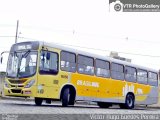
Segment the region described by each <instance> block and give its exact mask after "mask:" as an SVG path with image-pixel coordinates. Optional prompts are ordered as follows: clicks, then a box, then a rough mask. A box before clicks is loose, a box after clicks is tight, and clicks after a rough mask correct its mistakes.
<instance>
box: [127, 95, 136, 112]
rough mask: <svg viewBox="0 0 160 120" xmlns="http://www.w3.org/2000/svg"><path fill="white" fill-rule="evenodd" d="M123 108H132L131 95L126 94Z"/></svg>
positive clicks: (132, 100)
mask: <svg viewBox="0 0 160 120" xmlns="http://www.w3.org/2000/svg"><path fill="white" fill-rule="evenodd" d="M125 107H126V108H127V109H132V108H134V96H133V95H132V94H127V96H126V101H125Z"/></svg>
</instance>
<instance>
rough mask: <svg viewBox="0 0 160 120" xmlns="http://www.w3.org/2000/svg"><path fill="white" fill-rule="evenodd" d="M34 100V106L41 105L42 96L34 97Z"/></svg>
mask: <svg viewBox="0 0 160 120" xmlns="http://www.w3.org/2000/svg"><path fill="white" fill-rule="evenodd" d="M34 100H35V104H36V106H41V105H42V102H43V99H42V98H35V99H34Z"/></svg>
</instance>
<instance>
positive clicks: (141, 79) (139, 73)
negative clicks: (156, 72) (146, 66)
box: [137, 69, 147, 84]
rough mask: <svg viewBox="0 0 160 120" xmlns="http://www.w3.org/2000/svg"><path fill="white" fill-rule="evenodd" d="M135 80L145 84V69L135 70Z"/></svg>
mask: <svg viewBox="0 0 160 120" xmlns="http://www.w3.org/2000/svg"><path fill="white" fill-rule="evenodd" d="M137 82H138V83H142V84H147V71H145V70H141V69H138V70H137Z"/></svg>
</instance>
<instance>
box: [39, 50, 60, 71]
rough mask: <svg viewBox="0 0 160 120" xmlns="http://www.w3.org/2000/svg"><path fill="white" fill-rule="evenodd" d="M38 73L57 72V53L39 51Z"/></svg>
mask: <svg viewBox="0 0 160 120" xmlns="http://www.w3.org/2000/svg"><path fill="white" fill-rule="evenodd" d="M40 73H41V74H57V73H58V54H57V53H54V52H49V51H43V50H42V51H41V56H40Z"/></svg>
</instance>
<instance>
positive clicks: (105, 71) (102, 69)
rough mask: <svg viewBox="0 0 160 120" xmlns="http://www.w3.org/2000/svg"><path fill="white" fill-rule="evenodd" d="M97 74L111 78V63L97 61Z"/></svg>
mask: <svg viewBox="0 0 160 120" xmlns="http://www.w3.org/2000/svg"><path fill="white" fill-rule="evenodd" d="M95 70H96V71H95V73H96V75H97V76H99V77H110V70H109V62H107V61H104V60H98V59H96V61H95Z"/></svg>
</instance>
